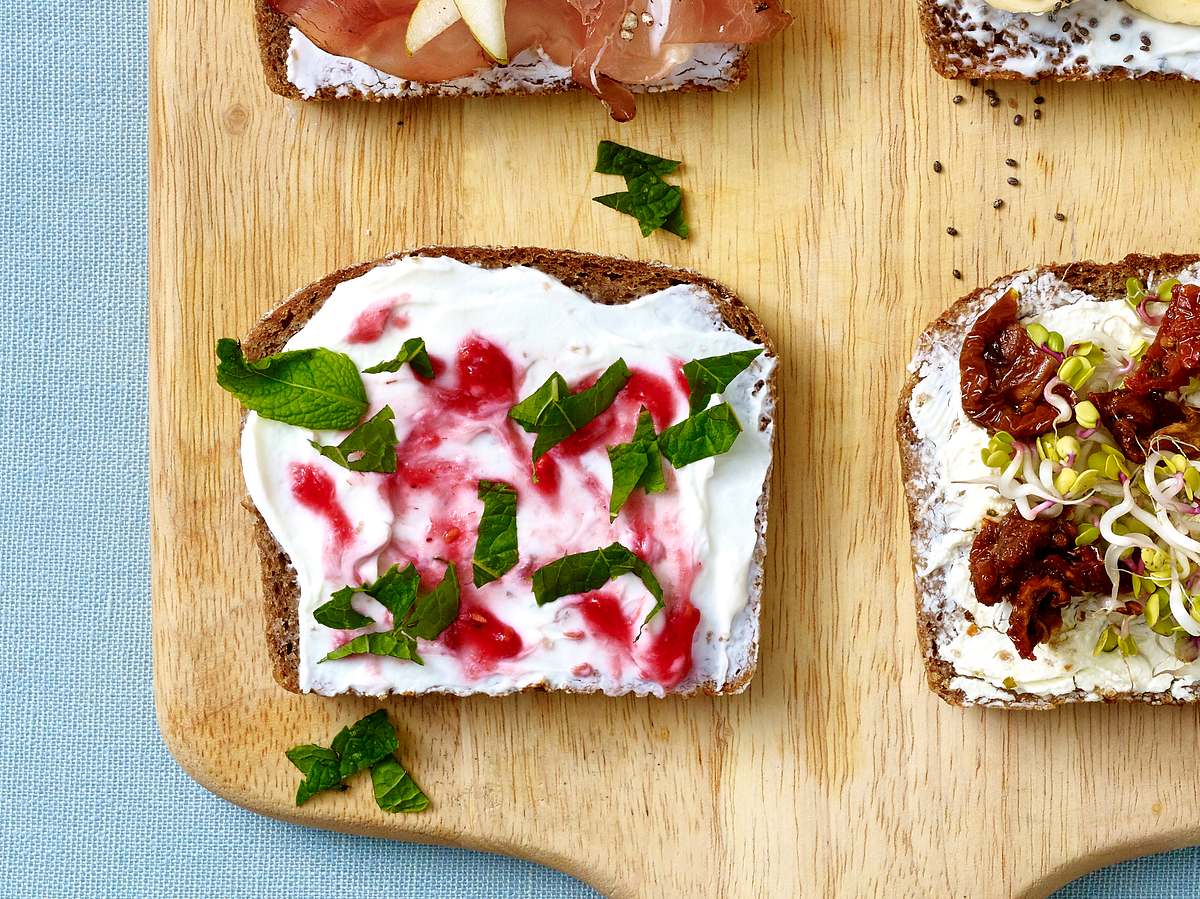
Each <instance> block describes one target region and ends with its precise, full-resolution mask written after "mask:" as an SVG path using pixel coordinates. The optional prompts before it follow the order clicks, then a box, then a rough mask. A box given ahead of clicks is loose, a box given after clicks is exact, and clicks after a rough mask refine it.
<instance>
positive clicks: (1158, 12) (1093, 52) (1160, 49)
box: [920, 0, 1200, 81]
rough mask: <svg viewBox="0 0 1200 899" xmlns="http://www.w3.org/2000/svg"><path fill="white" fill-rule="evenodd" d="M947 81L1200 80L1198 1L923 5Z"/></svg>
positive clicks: (988, 0) (948, 0) (941, 0)
mask: <svg viewBox="0 0 1200 899" xmlns="http://www.w3.org/2000/svg"><path fill="white" fill-rule="evenodd" d="M920 4H921V24H922V28H923V30H924V33H925V41H926V43H928V44H929V48H930V50H931V52H932V57H933V66H934V68H935V69H937V71H938V72H939V73H941V74H942V75H944V76H945V77H947V78H1027V79H1037V78H1050V79H1055V80H1061V81H1080V80H1106V79H1118V78H1155V79H1185V80H1191V81H1197V80H1200V0H920Z"/></svg>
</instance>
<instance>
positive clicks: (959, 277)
mask: <svg viewBox="0 0 1200 899" xmlns="http://www.w3.org/2000/svg"><path fill="white" fill-rule="evenodd" d="M950 274H952V275H954V277H955V278H956V279H957V280H959V281H961V280H962V272H960V271H959V270H958V269H955V270H954V271H952V272H951V273H950Z"/></svg>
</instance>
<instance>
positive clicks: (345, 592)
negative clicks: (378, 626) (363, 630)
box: [313, 587, 375, 631]
mask: <svg viewBox="0 0 1200 899" xmlns="http://www.w3.org/2000/svg"><path fill="white" fill-rule="evenodd" d="M357 592H358V591H357V590H355V589H354V588H353V587H343V588H342V589H341V590H335V591H334V593H333V596H331V597H330V599H329V602H327V603H325V604H324V605H320V606H317V608H316V609H315V610H314V611H313V618H315V619H317V623H318V624H323V625H325V626H326V627H332V628H336V629H338V630H344V631H350V630H354V629H355V628H356V627H366V626H367V625H368V624H372V623H374V621H375V619H374V618H368V617H367V616H366V615H363V614H362V613H361V612H358V611H356V610H355V608H354V606H352V605H351V604H350V600H352V599H353V598H354V594H355V593H357Z"/></svg>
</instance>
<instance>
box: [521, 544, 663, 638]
mask: <svg viewBox="0 0 1200 899" xmlns="http://www.w3.org/2000/svg"><path fill="white" fill-rule="evenodd" d="M622 574H636V575H637V576H638V577H639V578H641V580H642V583H643V584H645V586H646V589H647V590H649V591H650V594H651V595H652V596H653V597H654V608H653V609H651V610H650V613H649V614H648V615H647V616H646V619H645V621H643V622H642V627H645V626H646V624H647V623H649V622H650V620H651V619H653V618H654V616H655V615H657V614H658V613H659V612H660V611H662V608H663V589H662V585H660V584H659V582H658V578H656V577H655V576H654V572H653V571H652V570H651V569H650V566H649V565H647V564H646V563H645V562H643V561H642V560H641V559H640V558H638V557H637V556H636V555H635V554H634V553H633V550H631V549H628V548H626V547H624V546H622V545H621V544H620V543H610V544H609V545H608V546H606V547H604V548H603V549H594V550H591V551H590V552H582V553H573V554H571V555H568V556H563V557H562V558H561V559H556V560H555V561H553V562H551V563H550V564H548V565H543V566H542V567H541V568H539V569H538V570H537V571H535V572H534V573H533V597H534V599H535V600H537V604H538V605H539V606H544V605H545V604H546V603H548V602H554V600H556V599H560V598H561V597H563V596H571V595H573V594H576V593H587V592H588V591H590V590H599V589H600V588H601V587H603V586H604V585H605V584H607V583H608V582H609V581H610V580H612V579H613V578H615V577H619V576H621V575H622Z"/></svg>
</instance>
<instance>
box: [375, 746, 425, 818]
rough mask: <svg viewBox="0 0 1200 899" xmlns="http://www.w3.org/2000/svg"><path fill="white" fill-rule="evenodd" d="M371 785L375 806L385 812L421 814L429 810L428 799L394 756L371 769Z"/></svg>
mask: <svg viewBox="0 0 1200 899" xmlns="http://www.w3.org/2000/svg"><path fill="white" fill-rule="evenodd" d="M371 785H372V786H373V787H374V788H375V804H376V805H378V806H379V807H380V808H381V809H383V810H384V811H385V812H423V811H425V809H427V808H429V797H428V796H426V795H425V793H424V792H423V791H422V790H421V788H420V787H418V786H417V784H416V781H414V780H413V779H412V775H410V774H409V773H408V772H407V771H406V770H404V766H403V765H401V764H400V762H398V761H397V760H396V759H395V757H394V756H389V757H388V758H385V759H382V760H380V761H378V762H376V763H375V765H374V767H372V768H371Z"/></svg>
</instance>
